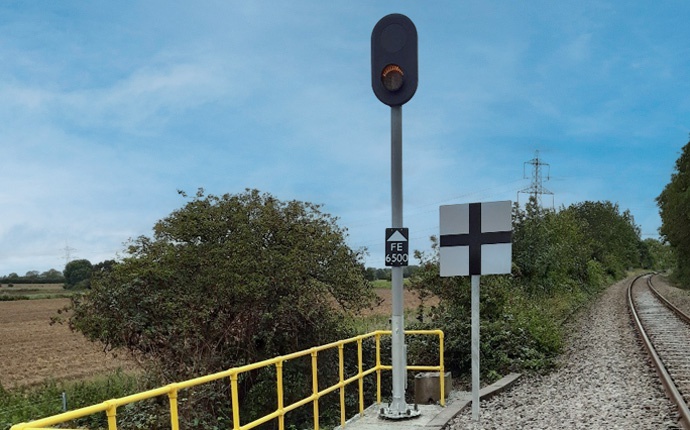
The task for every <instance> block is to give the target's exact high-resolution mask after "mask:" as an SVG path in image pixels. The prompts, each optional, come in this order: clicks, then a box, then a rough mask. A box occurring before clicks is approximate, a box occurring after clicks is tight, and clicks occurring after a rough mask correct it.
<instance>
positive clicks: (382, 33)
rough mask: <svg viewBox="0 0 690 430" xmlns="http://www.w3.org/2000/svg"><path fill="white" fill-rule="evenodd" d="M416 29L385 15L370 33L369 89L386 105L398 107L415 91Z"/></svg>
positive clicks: (400, 17)
mask: <svg viewBox="0 0 690 430" xmlns="http://www.w3.org/2000/svg"><path fill="white" fill-rule="evenodd" d="M417 69H418V67H417V28H416V27H415V25H414V23H413V22H412V21H411V20H410V18H408V17H406V16H405V15H401V14H399V13H393V14H390V15H386V16H384V17H383V18H381V20H380V21H379V22H378V23H377V24H376V26H375V27H374V31H372V33H371V87H372V89H373V90H374V94H376V97H377V98H378V99H379V100H381V102H382V103H384V104H387V105H388V106H402V105H404V104H405V103H407V102H408V101H410V99H411V98H412V96H414V93H415V92H416V91H417V82H418V77H417Z"/></svg>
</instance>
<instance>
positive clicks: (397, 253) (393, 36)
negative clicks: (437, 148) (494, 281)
mask: <svg viewBox="0 0 690 430" xmlns="http://www.w3.org/2000/svg"><path fill="white" fill-rule="evenodd" d="M371 87H372V89H373V90H374V94H375V95H376V97H377V98H378V99H379V100H380V101H381V102H382V103H384V104H387V105H388V106H390V107H391V227H392V228H391V229H388V232H390V234H388V232H387V234H386V245H387V246H386V265H387V266H388V265H390V266H392V267H391V289H392V292H393V297H392V298H393V300H392V302H393V303H392V308H393V309H392V316H391V331H392V336H391V362H392V374H393V378H392V379H393V390H392V391H393V392H392V397H393V398H392V400H391V402H390V404H389V405H388V407H386V408H381V414H380V415H381V417H383V418H387V419H406V418H412V417H417V416H419V410H418V409H417V408H414V409H413V408H411V407H410V406H409V405H408V404H407V403H406V401H405V388H406V385H407V364H406V363H407V350H406V345H405V321H404V316H403V273H402V269H403V268H402V266H406V265H407V259H408V258H409V256H408V252H407V251H408V250H407V246H408V242H407V239H408V237H409V235H408V232H407V229H406V228H404V227H403V210H402V208H403V204H402V196H403V193H402V105H403V104H405V103H407V102H408V101H410V99H411V98H412V96H413V95H414V93H415V91H417V28H416V27H415V26H414V24H413V23H412V21H411V20H410V18H408V17H406V16H405V15H401V14H397V13H395V14H391V15H386V16H384V17H383V18H381V19H380V20H379V22H378V23H376V25H375V26H374V30H373V31H372V32H371ZM396 233H398V234H396ZM390 239H394V240H390Z"/></svg>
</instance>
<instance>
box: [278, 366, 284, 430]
mask: <svg viewBox="0 0 690 430" xmlns="http://www.w3.org/2000/svg"><path fill="white" fill-rule="evenodd" d="M276 387H277V389H278V413H279V414H280V415H278V430H284V429H285V409H283V361H282V360H281V361H278V362H277V363H276Z"/></svg>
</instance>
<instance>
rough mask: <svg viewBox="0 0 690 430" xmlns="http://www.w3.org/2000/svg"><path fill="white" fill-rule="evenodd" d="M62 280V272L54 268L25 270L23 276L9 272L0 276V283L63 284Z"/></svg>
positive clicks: (63, 278) (63, 280)
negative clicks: (41, 270) (41, 271)
mask: <svg viewBox="0 0 690 430" xmlns="http://www.w3.org/2000/svg"><path fill="white" fill-rule="evenodd" d="M64 282H65V277H64V275H63V274H62V272H60V271H59V270H55V269H50V270H48V271H46V272H43V273H39V272H38V271H36V270H31V271H29V272H26V275H24V276H20V275H18V274H16V273H10V274H9V275H6V276H2V277H0V284H63V283H64Z"/></svg>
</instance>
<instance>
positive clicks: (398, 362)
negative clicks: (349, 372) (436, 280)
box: [390, 106, 407, 415]
mask: <svg viewBox="0 0 690 430" xmlns="http://www.w3.org/2000/svg"><path fill="white" fill-rule="evenodd" d="M402 190H403V186H402V106H392V107H391V214H392V225H391V227H394V228H395V227H402V226H403V192H402ZM402 270H403V268H402V267H392V268H391V281H392V286H391V287H392V289H393V316H392V319H391V324H392V328H391V329H392V331H393V334H392V339H391V341H392V345H391V347H392V351H391V355H392V357H391V361H392V365H393V370H392V372H393V401H392V402H391V405H390V412H391V413H392V414H393V415H395V414H396V413H397V414H405V413H406V412H407V403H406V402H405V381H406V380H407V377H406V376H407V369H405V362H406V360H405V322H404V320H403V273H402Z"/></svg>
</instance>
